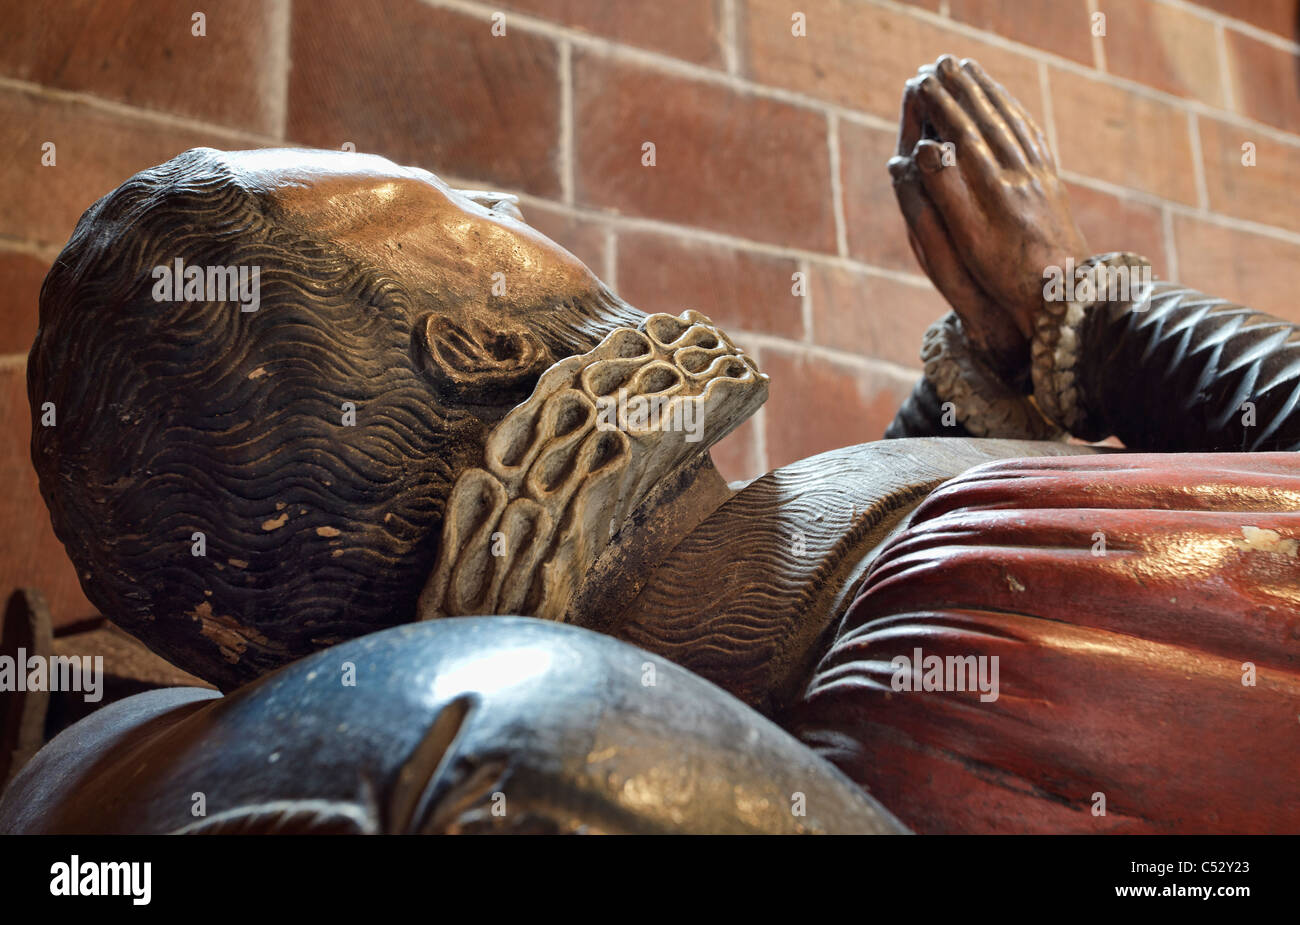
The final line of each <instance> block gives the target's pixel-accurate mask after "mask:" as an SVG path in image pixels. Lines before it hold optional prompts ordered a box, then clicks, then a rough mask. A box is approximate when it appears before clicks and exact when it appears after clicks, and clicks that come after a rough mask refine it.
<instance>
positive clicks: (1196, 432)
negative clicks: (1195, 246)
mask: <svg viewBox="0 0 1300 925" xmlns="http://www.w3.org/2000/svg"><path fill="white" fill-rule="evenodd" d="M1078 377H1079V378H1078V383H1079V391H1080V399H1081V402H1082V405H1083V409H1084V412H1085V414H1084V421H1083V424H1082V426H1080V427H1076V428H1075V431H1076V433H1075V436H1077V437H1081V438H1083V439H1085V440H1099V439H1101V438H1103V437H1107V436H1110V435H1114V436H1116V437H1118V438H1119V439H1120V440H1122V441H1123V442H1124V445H1125V446H1126V447H1128V448H1130V449H1133V450H1155V451H1160V450H1166V451H1180V450H1181V451H1216V450H1218V451H1247V450H1249V451H1260V450H1295V449H1300V327H1297V326H1296V325H1292V324H1289V323H1287V322H1285V321H1281V320H1279V319H1277V318H1273V317H1270V316H1268V315H1264V314H1260V313H1259V312H1255V311H1252V310H1251V309H1249V308H1244V307H1242V306H1240V305H1235V304H1233V303H1231V302H1225V301H1223V300H1222V299H1214V298H1210V297H1209V296H1206V295H1202V294H1201V293H1199V292H1195V291H1192V290H1190V289H1186V288H1184V287H1181V286H1177V285H1175V284H1173V283H1168V282H1164V281H1157V282H1155V283H1154V285H1153V287H1152V291H1151V293H1150V295H1149V296H1148V297H1147V298H1146V299H1144V300H1143V301H1141V302H1138V303H1136V304H1132V305H1130V304H1128V303H1103V304H1099V305H1097V306H1096V307H1095V308H1094V309H1093V310H1092V311H1091V312H1089V313H1088V316H1087V317H1086V318H1085V320H1084V322H1083V324H1082V327H1081V329H1080V349H1079V365H1078ZM904 407H905V410H906V406H904ZM902 417H903V412H900V413H899V418H900V419H901V418H902ZM897 423H898V422H897V421H895V426H896V425H897ZM891 429H892V428H891ZM1079 431H1083V432H1079Z"/></svg>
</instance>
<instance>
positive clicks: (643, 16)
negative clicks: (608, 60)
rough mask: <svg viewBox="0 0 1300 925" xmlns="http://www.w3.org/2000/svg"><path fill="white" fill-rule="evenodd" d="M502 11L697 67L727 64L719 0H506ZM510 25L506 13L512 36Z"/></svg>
mask: <svg viewBox="0 0 1300 925" xmlns="http://www.w3.org/2000/svg"><path fill="white" fill-rule="evenodd" d="M499 7H500V8H503V9H506V10H511V9H515V10H519V11H521V12H524V13H531V14H533V15H535V16H539V17H541V18H543V19H548V20H550V21H552V22H556V23H560V24H562V25H566V26H572V27H574V28H575V29H581V30H582V31H584V32H591V33H593V34H595V35H599V36H604V37H605V38H611V39H614V40H615V41H618V42H623V43H625V44H628V45H635V46H637V47H638V48H648V49H651V50H653V51H660V52H663V53H664V54H668V55H672V56H673V57H675V58H681V59H682V60H684V61H690V62H693V63H695V64H708V65H719V64H721V63H722V40H721V31H722V30H721V24H720V21H719V12H720V10H719V5H718V4H717V3H716V2H715V0H655V2H654V3H626V2H624V3H618V2H613V0H502V2H501V3H500V4H499ZM509 22H510V18H509V16H508V15H507V17H506V23H507V25H506V29H507V33H508V31H509Z"/></svg>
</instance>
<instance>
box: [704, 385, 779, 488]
mask: <svg viewBox="0 0 1300 925" xmlns="http://www.w3.org/2000/svg"><path fill="white" fill-rule="evenodd" d="M759 369H762V365H761V364H760V366H759ZM762 414H763V411H762V409H759V412H758V414H756V415H754V416H753V417H751V418H750V419H749V420H748V421H746V422H745V423H744V424H741V425H740V426H739V427H737V428H736V429H735V430H733V431H732V432H731V433H729V434H727V436H725V437H723V438H722V439H721V440H720V441H719V442H718V443H717V445H716V446H714V447H713V448H712V449H711V450H709V453H710V455H711V456H712V457H713V464H714V465H715V466H716V467H717V469H718V471H719V472H720V473H722V477H723V478H724V479H726V480H727V481H728V482H739V481H748V480H749V479H753V478H757V477H758V476H760V475H762V474H763V473H765V472H766V471H767V466H765V465H764V464H763V459H762V453H761V452H760V450H759V448H758V428H759V427H760V426H761V425H760V424H759V417H760V415H762Z"/></svg>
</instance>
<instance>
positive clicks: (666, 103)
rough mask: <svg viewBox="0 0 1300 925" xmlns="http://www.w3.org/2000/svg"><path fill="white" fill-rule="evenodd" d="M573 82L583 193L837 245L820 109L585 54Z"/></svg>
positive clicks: (600, 202)
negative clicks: (645, 151) (651, 161)
mask: <svg viewBox="0 0 1300 925" xmlns="http://www.w3.org/2000/svg"><path fill="white" fill-rule="evenodd" d="M574 82H575V87H574V98H575V104H574V111H575V115H574V123H575V126H576V135H577V137H576V141H575V142H574V157H575V158H576V160H577V170H576V173H577V195H578V199H579V201H581V202H583V203H587V204H591V205H595V206H600V207H604V208H609V209H615V210H618V211H620V212H626V213H631V214H634V215H642V216H648V217H651V218H657V219H664V220H667V221H673V222H680V223H682V224H687V225H695V226H698V227H704V228H710V229H713V230H716V231H723V232H728V233H730V234H734V235H739V236H741V237H744V238H749V239H751V240H757V241H771V242H775V243H779V244H784V245H787V246H791V247H801V248H806V249H808V250H822V251H834V249H835V219H834V213H833V211H832V207H831V194H830V152H829V148H828V145H827V141H826V132H827V128H826V118H825V116H823V115H822V114H820V113H817V112H812V111H809V110H807V109H803V108H801V107H798V106H791V105H788V104H786V103H781V102H776V101H774V100H770V99H764V98H760V97H755V96H750V95H747V94H743V93H738V92H736V91H734V90H731V89H730V88H727V87H723V86H718V85H715V84H710V83H704V82H700V81H693V80H687V79H684V78H681V77H677V76H671V75H668V74H664V73H661V72H658V71H653V70H647V69H643V68H639V67H634V66H630V65H624V64H617V63H614V62H612V61H610V60H608V59H605V58H602V57H597V56H592V55H587V54H575V55H574ZM645 142H652V143H653V144H654V145H655V160H656V166H654V167H647V166H642V162H641V161H642V147H641V146H642V144H643V143H645Z"/></svg>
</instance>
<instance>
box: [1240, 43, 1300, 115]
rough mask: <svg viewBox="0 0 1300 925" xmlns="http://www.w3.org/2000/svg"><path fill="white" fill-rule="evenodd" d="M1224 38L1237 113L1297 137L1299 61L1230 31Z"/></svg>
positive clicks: (1299, 90)
mask: <svg viewBox="0 0 1300 925" xmlns="http://www.w3.org/2000/svg"><path fill="white" fill-rule="evenodd" d="M1224 38H1225V39H1226V44H1227V46H1228V71H1229V73H1230V74H1231V79H1232V87H1233V91H1232V92H1233V96H1234V99H1235V101H1236V104H1237V110H1238V111H1239V112H1242V113H1244V114H1245V115H1248V116H1250V117H1251V118H1252V119H1257V120H1258V121H1260V122H1263V123H1266V124H1267V125H1276V126H1277V127H1278V128H1280V129H1285V130H1286V131H1288V132H1297V133H1300V57H1297V56H1296V55H1295V54H1293V53H1292V52H1289V51H1286V50H1284V49H1281V48H1278V47H1276V46H1274V45H1270V44H1268V43H1267V42H1261V41H1260V40H1259V39H1256V38H1252V37H1251V36H1249V35H1243V34H1242V33H1240V32H1237V31H1235V30H1233V29H1228V30H1227V31H1226V32H1225V33H1224Z"/></svg>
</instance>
